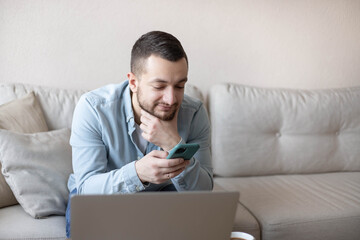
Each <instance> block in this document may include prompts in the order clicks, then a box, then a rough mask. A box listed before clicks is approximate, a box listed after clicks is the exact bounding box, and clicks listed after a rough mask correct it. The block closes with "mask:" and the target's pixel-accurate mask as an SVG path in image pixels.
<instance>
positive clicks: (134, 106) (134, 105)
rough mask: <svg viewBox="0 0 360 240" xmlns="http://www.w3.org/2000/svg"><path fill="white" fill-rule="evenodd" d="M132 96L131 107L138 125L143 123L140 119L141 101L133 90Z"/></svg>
mask: <svg viewBox="0 0 360 240" xmlns="http://www.w3.org/2000/svg"><path fill="white" fill-rule="evenodd" d="M130 96H131V107H132V109H133V113H134V118H135V122H136V123H137V124H138V125H140V124H141V121H140V116H141V108H140V105H139V102H138V101H137V97H136V94H134V93H133V92H131V91H130Z"/></svg>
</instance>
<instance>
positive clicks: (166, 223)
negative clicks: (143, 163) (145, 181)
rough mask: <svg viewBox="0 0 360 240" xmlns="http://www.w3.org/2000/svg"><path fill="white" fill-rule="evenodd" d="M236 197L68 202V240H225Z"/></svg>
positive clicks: (144, 196)
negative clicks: (69, 219)
mask: <svg viewBox="0 0 360 240" xmlns="http://www.w3.org/2000/svg"><path fill="white" fill-rule="evenodd" d="M238 199H239V193H238V192H151V193H149V192H147V193H137V194H126V195H79V196H74V197H73V198H72V199H71V238H72V240H93V239H94V240H115V239H116V240H163V239H164V240H202V239H206V240H228V239H230V234H231V231H232V226H233V223H234V217H235V211H236V207H237V203H238Z"/></svg>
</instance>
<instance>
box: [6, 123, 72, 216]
mask: <svg viewBox="0 0 360 240" xmlns="http://www.w3.org/2000/svg"><path fill="white" fill-rule="evenodd" d="M69 139H70V129H60V130H55V131H50V132H41V133H33V134H20V133H15V132H11V131H6V130H0V162H1V164H2V174H3V175H4V176H5V180H6V182H7V183H8V184H9V186H10V188H11V190H12V191H13V193H14V195H15V197H16V199H17V200H18V202H19V203H20V205H21V206H22V207H23V208H24V210H25V211H26V212H27V213H28V214H30V215H31V216H32V217H34V218H42V217H46V216H49V215H64V214H65V210H66V204H67V200H68V195H69V192H68V189H67V180H68V177H69V175H70V173H71V172H72V164H71V147H70V144H69Z"/></svg>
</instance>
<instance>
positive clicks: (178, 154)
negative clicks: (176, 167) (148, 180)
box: [167, 143, 200, 160]
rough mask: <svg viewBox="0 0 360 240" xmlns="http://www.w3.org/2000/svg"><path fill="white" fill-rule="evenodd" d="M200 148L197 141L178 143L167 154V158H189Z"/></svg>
mask: <svg viewBox="0 0 360 240" xmlns="http://www.w3.org/2000/svg"><path fill="white" fill-rule="evenodd" d="M199 148H200V145H199V144H197V143H187V144H179V145H176V146H175V147H174V148H173V149H171V151H170V152H169V155H168V156H167V159H171V158H183V159H185V160H189V159H191V158H192V156H194V154H195V153H196V152H197V150H198V149H199Z"/></svg>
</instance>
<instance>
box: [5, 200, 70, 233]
mask: <svg viewBox="0 0 360 240" xmlns="http://www.w3.org/2000/svg"><path fill="white" fill-rule="evenodd" d="M65 226H66V220H65V217H63V216H51V217H49V218H45V219H34V218H32V217H31V216H30V215H28V214H27V213H25V212H24V210H23V208H22V207H21V206H20V205H15V206H11V207H6V208H2V209H0V240H3V239H13V240H17V239H19V240H20V239H31V240H40V239H41V240H50V239H51V240H64V239H65V238H66V236H65Z"/></svg>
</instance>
